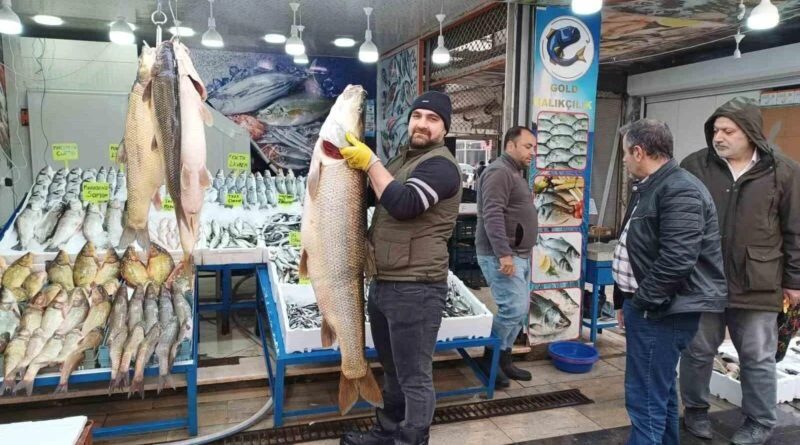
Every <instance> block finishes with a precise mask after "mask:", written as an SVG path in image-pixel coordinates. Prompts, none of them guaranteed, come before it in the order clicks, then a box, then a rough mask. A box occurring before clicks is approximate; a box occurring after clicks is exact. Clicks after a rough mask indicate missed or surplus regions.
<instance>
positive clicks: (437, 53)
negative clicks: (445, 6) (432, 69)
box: [431, 14, 450, 65]
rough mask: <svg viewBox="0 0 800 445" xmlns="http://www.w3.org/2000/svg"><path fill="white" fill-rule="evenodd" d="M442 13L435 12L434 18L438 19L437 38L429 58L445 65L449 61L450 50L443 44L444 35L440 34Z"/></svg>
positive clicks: (442, 20) (442, 19)
mask: <svg viewBox="0 0 800 445" xmlns="http://www.w3.org/2000/svg"><path fill="white" fill-rule="evenodd" d="M444 18H445V15H444V14H436V20H438V21H439V38H438V39H437V41H436V49H434V50H433V55H432V56H431V60H432V61H433V63H435V64H437V65H446V64H448V63H450V50H449V49H447V47H446V46H444V35H442V23H443V22H444Z"/></svg>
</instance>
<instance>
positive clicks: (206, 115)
mask: <svg viewBox="0 0 800 445" xmlns="http://www.w3.org/2000/svg"><path fill="white" fill-rule="evenodd" d="M200 115H201V116H203V122H204V123H205V124H206V127H210V126H212V125H214V117H213V116H212V115H211V111H209V110H208V107H207V106H206V104H204V103H200Z"/></svg>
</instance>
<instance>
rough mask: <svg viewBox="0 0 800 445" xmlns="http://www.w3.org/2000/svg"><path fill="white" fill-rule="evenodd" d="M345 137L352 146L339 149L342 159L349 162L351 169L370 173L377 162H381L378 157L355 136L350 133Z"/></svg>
mask: <svg viewBox="0 0 800 445" xmlns="http://www.w3.org/2000/svg"><path fill="white" fill-rule="evenodd" d="M344 137H345V139H347V142H348V143H349V144H351V146H350V147H344V148H341V149H339V153H341V154H342V157H343V158H344V159H345V161H347V165H348V166H349V167H350V168H355V169H358V170H363V171H365V172H366V171H369V169H370V168H371V167H372V166H373V165H375V163H376V162H380V160H379V159H378V156H376V155H375V153H373V152H372V150H370V148H369V147H367V145H366V144H365V143H363V142H361V141H359V140H358V138H357V137H356V136H355V135H354V134H352V133H350V132H348V133H345V135H344Z"/></svg>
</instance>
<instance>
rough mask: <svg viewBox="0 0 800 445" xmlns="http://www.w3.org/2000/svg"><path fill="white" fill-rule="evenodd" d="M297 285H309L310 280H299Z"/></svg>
mask: <svg viewBox="0 0 800 445" xmlns="http://www.w3.org/2000/svg"><path fill="white" fill-rule="evenodd" d="M298 284H311V280H309V279H308V278H300V281H298Z"/></svg>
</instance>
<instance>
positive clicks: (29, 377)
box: [0, 241, 193, 395]
mask: <svg viewBox="0 0 800 445" xmlns="http://www.w3.org/2000/svg"><path fill="white" fill-rule="evenodd" d="M0 269H2V286H3V287H2V291H0V353H4V369H3V385H2V388H1V389H0V394H5V393H6V392H9V391H12V392H14V393H16V392H18V391H24V392H25V393H27V394H28V395H30V394H31V392H32V390H33V385H34V381H35V378H36V376H37V375H38V374H39V372H40V371H41V370H42V369H44V368H49V367H56V366H57V367H59V368H60V374H61V377H60V381H59V385H58V387H57V388H56V392H57V393H58V392H66V391H67V383H68V381H69V377H70V375H71V374H72V372H73V371H75V370H76V369H77V368H78V367H79V366H80V364H81V362H82V361H83V360H84V355H85V353H86V352H87V351H94V350H96V349H97V348H98V347H99V346H100V345H101V344H102V342H103V339H104V338H107V337H108V338H111V339H114V338H120V339H122V337H117V334H118V332H117V331H118V330H119V324H120V322H119V313H120V312H121V309H119V306H120V305H124V306H125V307H126V308H127V307H128V306H129V305H130V307H134V306H135V305H136V295H137V292H136V291H134V299H132V300H131V302H130V303H129V302H128V287H131V288H135V289H137V290H139V289H142V290H141V291H140V292H139V294H142V295H143V294H145V292H144V289H145V286H149V287H152V288H153V289H154V290H155V289H159V288H161V289H162V290H161V292H162V294H163V293H164V290H163V289H164V286H163V285H164V284H165V283H168V280H170V275H171V273H172V272H173V269H174V261H173V259H172V257H171V256H170V255H169V253H168V252H167V251H166V250H164V249H163V248H161V247H160V246H158V245H157V244H151V245H150V249H149V251H148V260H147V264H145V263H143V262H141V261H140V259H139V256H138V254H137V253H136V251H134V250H133V247H130V248H128V250H127V251H126V252H125V253H124V255H123V257H122V258H120V257H119V256H118V255H117V253H116V252H115V251H114V249H108V250H107V251H106V253H105V256H104V258H103V259H102V260H101V259H100V258H99V257H98V255H97V250H96V248H95V245H94V244H93V243H92V242H91V241H89V242H87V243H86V244H85V245H84V247H83V248H82V249H81V251H80V253H78V255H77V257H76V258H75V261H74V263H70V258H69V255H68V254H67V253H66V252H65V251H63V250H62V251H60V252H59V253H58V254H57V255H56V257H55V259H53V260H52V261H49V262H47V263H46V264H45V270H43V271H36V270H34V267H33V255H32V254H31V253H28V254H26V255H24V256H22V257H20V258H19V259H17V260H16V261H15V262H14V263H12V264H11V265H9V266H8V267H6V265H5V264H4V263H3V262H0ZM120 279H121V280H123V281H122V282H121V281H120ZM191 286H192V278H191V276H190V275H185V274H181V275H177V276H175V277H173V278H171V287H172V292H171V293H170V292H169V291H167V292H166V294H167V295H168V296H169V298H170V300H171V301H172V302H174V309H171V310H170V314H172V313H174V314H175V319H176V320H177V321H176V322H175V324H176V325H177V326H178V328H176V329H175V339H177V340H174V339H172V338H171V337H170V338H167V339H166V340H174V341H172V343H170V346H171V347H174V348H177V343H179V342H180V341H181V340H183V339H184V338H191V330H192V326H193V325H192V315H191V314H192V311H191V309H190V306H189V305H188V302H187V301H186V296H187V294H188V295H190V294H191ZM177 294H180V297H181V298H180V299H177V298H175V295H177ZM112 295H114V302H113V306H112V298H111V296H112ZM123 302H124V303H123ZM162 305H164V304H163V303H162ZM147 307H148V305H147V304H146V303H145V304H144V308H145V309H146V308H147ZM165 310H166V309H165ZM138 311H139V313H140V316H139V318H140V319H141V313H142V308H141V307H140V308H139V310H138ZM136 312H137V310H136V309H134V310H133V313H136ZM149 314H152V309H150V312H149ZM109 315H111V317H110V319H111V321H112V323H111V324H108V327H109V334H107V333H106V327H107V321H108V320H109ZM125 315H126V319H125V320H126V322H128V321H130V320H131V317H133V318H134V319H135V318H136V317H135V316H134V315H128V313H127V311H126V314H125ZM151 318H152V317H151ZM171 318H172V317H169V318H167V317H166V316H165V319H167V321H170V320H171ZM135 324H136V323H132V324H131V326H133V325H135ZM162 325H166V322H165V323H162ZM126 332H127V331H126ZM148 332H149V331H148ZM111 334H113V335H111ZM131 338H135V335H132V336H131ZM161 339H162V338H161V337H159V340H161ZM125 340H127V336H125V339H124V340H121V341H122V342H123V343H124V344H123V345H122V346H128V345H129V343H128V342H127V341H125ZM166 340H165V343H164V344H166ZM130 344H131V348H133V346H132V343H130ZM159 344H160V343H159ZM113 345H116V344H115V343H113V342H112V346H113ZM117 347H120V346H118V345H117ZM122 349H123V352H124V348H122ZM166 351H167V352H169V353H171V352H172V349H170V348H168V349H166ZM113 353H114V351H113V348H112V357H113V356H114V355H113ZM143 355H144V354H143ZM164 357H166V359H165V360H164V362H163V363H164V365H163V367H164V370H160V371H161V372H160V375H161V376H162V378H163V377H166V375H167V374H168V371H169V367H168V366H167V364H171V361H169V360H168V359H169V357H170V355H169V354H167V355H164ZM172 357H174V355H172ZM129 358H130V357H129ZM137 359H138V357H137ZM149 359H150V356H149V355H148V356H146V357H145V358H143V359H142V360H143V362H142V363H143V364H142V370H143V367H144V364H145V363H147V362H148V361H149ZM117 363H119V361H118V362H117ZM137 364H138V363H137ZM113 368H114V369H113V370H112V375H114V376H116V370H117V369H119V367H118V366H114V367H113ZM126 371H127V368H126ZM137 371H138V368H137ZM18 378H19V379H20V380H19V382H17V379H18ZM134 381H136V379H135V378H134ZM115 385H116V386H114V387H117V386H119V382H116V384H115Z"/></svg>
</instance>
